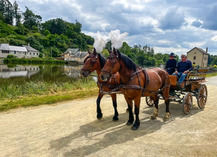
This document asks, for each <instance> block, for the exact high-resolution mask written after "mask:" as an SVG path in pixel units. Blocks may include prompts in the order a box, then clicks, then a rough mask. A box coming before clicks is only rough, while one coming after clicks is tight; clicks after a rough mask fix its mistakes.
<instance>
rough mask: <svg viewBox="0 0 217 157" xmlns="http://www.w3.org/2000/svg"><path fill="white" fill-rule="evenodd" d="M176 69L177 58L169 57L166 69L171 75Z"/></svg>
mask: <svg viewBox="0 0 217 157" xmlns="http://www.w3.org/2000/svg"><path fill="white" fill-rule="evenodd" d="M175 69H176V60H175V59H169V60H168V61H167V63H166V67H165V70H166V71H167V72H168V73H169V74H170V75H171V74H172V73H174V72H175Z"/></svg>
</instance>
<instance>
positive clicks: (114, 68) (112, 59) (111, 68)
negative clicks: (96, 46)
mask: <svg viewBox="0 0 217 157" xmlns="http://www.w3.org/2000/svg"><path fill="white" fill-rule="evenodd" d="M109 53H110V55H109V57H108V58H107V60H106V63H105V65H104V67H103V69H102V70H101V73H100V79H101V80H102V81H107V80H108V79H109V78H110V77H111V76H112V75H113V74H115V73H116V72H118V70H119V69H120V55H121V54H120V52H117V51H116V50H115V48H114V49H113V52H111V51H109Z"/></svg>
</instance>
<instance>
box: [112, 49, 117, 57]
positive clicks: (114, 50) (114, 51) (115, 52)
mask: <svg viewBox="0 0 217 157" xmlns="http://www.w3.org/2000/svg"><path fill="white" fill-rule="evenodd" d="M113 53H114V54H115V55H116V56H118V53H117V51H116V49H115V48H113Z"/></svg>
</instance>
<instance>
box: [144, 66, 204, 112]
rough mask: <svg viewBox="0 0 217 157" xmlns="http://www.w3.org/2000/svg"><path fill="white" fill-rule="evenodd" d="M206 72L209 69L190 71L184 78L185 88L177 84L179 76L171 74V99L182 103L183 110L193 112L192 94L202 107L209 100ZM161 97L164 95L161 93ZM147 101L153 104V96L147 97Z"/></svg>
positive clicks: (149, 104) (201, 107)
mask: <svg viewBox="0 0 217 157" xmlns="http://www.w3.org/2000/svg"><path fill="white" fill-rule="evenodd" d="M206 72H208V69H199V70H198V71H196V72H189V73H188V75H187V77H186V78H185V80H184V89H180V88H179V87H178V86H177V76H176V75H170V83H171V86H170V100H171V101H175V102H179V103H182V105H183V112H184V113H185V114H189V113H190V112H191V107H192V103H193V98H192V96H195V97H196V99H197V104H198V107H199V108H200V109H203V108H204V107H205V105H206V101H207V94H208V93H207V87H206V85H205V84H203V83H204V82H206V80H205V78H206ZM159 98H160V99H161V98H162V96H161V94H159ZM146 103H147V105H148V106H153V105H154V101H153V100H152V98H151V97H146Z"/></svg>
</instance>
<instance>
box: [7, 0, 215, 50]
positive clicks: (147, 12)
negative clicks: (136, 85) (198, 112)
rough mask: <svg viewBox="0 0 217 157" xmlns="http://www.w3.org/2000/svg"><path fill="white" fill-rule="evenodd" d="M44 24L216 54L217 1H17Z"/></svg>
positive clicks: (136, 41) (159, 48)
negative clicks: (55, 22) (52, 21)
mask: <svg viewBox="0 0 217 157" xmlns="http://www.w3.org/2000/svg"><path fill="white" fill-rule="evenodd" d="M16 1H17V3H18V5H19V7H20V8H21V10H22V11H25V6H27V7H28V8H29V9H30V10H32V11H33V12H34V13H35V14H39V15H41V16H42V20H43V21H47V20H49V19H52V18H62V19H63V20H66V21H68V22H73V23H74V22H75V20H78V21H79V22H80V23H81V24H82V31H83V32H84V33H87V34H89V35H91V36H93V37H94V35H96V32H97V31H100V32H101V33H104V34H107V33H108V32H110V31H111V30H115V29H119V30H120V31H121V32H128V33H129V35H128V37H127V38H126V41H127V43H128V44H130V45H131V46H133V45H134V44H135V43H136V44H140V45H145V44H148V45H149V46H151V47H154V48H155V52H169V53H170V52H182V53H183V52H187V51H188V50H190V49H192V48H193V47H195V46H198V47H201V48H203V49H204V48H205V47H209V51H210V52H213V53H215V52H217V44H216V42H217V37H216V36H217V23H216V21H217V16H216V15H217V1H214V0H206V1H204V0H190V1H189V0H182V1H178V0H165V1H162V0H135V1H128V0H118V1H117V0H110V1H107V0H62V1H58V0H16ZM11 2H12V0H11Z"/></svg>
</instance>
